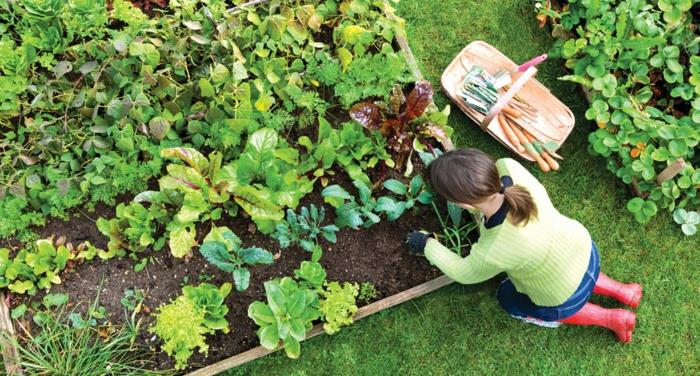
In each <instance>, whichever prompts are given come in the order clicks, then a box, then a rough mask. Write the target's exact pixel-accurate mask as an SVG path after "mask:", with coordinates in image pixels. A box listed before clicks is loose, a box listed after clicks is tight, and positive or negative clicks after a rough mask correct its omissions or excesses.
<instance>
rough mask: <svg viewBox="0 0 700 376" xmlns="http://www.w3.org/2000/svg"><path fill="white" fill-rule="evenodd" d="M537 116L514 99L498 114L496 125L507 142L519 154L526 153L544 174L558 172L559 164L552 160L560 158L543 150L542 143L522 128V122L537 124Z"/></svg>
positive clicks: (529, 107) (525, 105) (533, 110)
mask: <svg viewBox="0 0 700 376" xmlns="http://www.w3.org/2000/svg"><path fill="white" fill-rule="evenodd" d="M537 117H538V114H537V112H536V110H535V109H534V108H532V107H531V106H530V105H528V104H527V103H525V102H523V101H521V100H518V99H516V98H514V99H513V100H511V102H510V103H509V104H508V106H506V107H504V108H503V110H502V111H501V112H500V113H499V114H498V123H499V124H500V125H501V128H502V129H503V133H505V135H506V137H507V138H508V140H509V141H510V142H511V143H512V144H513V146H515V148H516V150H518V152H520V153H526V152H527V153H528V154H529V155H530V156H531V157H532V158H533V159H534V160H535V161H536V162H537V165H538V166H539V167H540V169H541V170H542V171H544V172H549V171H551V170H559V163H557V161H555V160H554V158H552V157H553V156H554V157H556V158H561V157H559V155H557V154H556V153H554V152H551V151H548V150H546V149H545V148H544V146H543V143H542V142H541V141H539V140H538V139H537V138H536V137H535V136H533V135H532V134H531V133H530V132H528V131H527V130H526V129H525V127H523V125H522V124H523V122H524V121H530V122H537Z"/></svg>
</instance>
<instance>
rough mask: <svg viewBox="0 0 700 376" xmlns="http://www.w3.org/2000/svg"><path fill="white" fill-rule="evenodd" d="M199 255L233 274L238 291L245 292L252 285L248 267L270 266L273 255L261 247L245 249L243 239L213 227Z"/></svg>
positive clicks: (225, 228) (226, 230)
mask: <svg viewBox="0 0 700 376" xmlns="http://www.w3.org/2000/svg"><path fill="white" fill-rule="evenodd" d="M199 253H201V254H202V256H204V258H205V259H206V260H207V261H208V262H209V263H210V264H212V265H214V266H216V267H217V268H219V269H221V270H222V271H225V272H227V273H231V274H232V275H233V281H234V283H235V285H236V290H238V291H244V290H246V289H247V288H248V285H249V284H250V270H248V268H247V267H246V266H247V265H261V264H265V265H269V264H272V263H273V262H274V258H273V255H272V253H270V252H269V251H267V250H265V249H262V248H259V247H248V248H244V247H243V242H242V241H241V239H240V238H239V237H238V236H237V235H236V234H235V233H233V231H231V230H230V229H228V228H227V227H216V226H213V227H212V229H211V231H210V232H209V234H207V236H206V237H205V238H204V241H203V243H202V245H201V246H200V247H199Z"/></svg>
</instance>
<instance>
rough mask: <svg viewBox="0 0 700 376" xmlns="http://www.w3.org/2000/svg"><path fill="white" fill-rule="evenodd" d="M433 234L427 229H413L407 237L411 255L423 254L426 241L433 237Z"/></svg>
mask: <svg viewBox="0 0 700 376" xmlns="http://www.w3.org/2000/svg"><path fill="white" fill-rule="evenodd" d="M432 235H433V234H431V233H428V232H427V231H413V232H411V233H409V234H408V236H407V237H406V243H408V252H409V253H410V254H411V256H416V255H422V254H423V250H424V249H425V243H427V242H428V239H429V238H431V237H432Z"/></svg>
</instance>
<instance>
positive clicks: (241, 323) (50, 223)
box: [12, 166, 439, 369]
mask: <svg viewBox="0 0 700 376" xmlns="http://www.w3.org/2000/svg"><path fill="white" fill-rule="evenodd" d="M417 167H422V166H417ZM397 175H398V174H397V173H396V172H394V171H393V170H390V171H389V173H388V174H387V176H386V177H387V178H388V177H394V178H400V176H397ZM334 180H336V181H335V183H337V184H340V185H342V186H344V187H345V188H346V189H347V190H348V191H349V192H352V193H354V194H356V190H355V189H354V187H352V185H351V184H350V181H349V180H348V179H347V177H345V174H342V173H338V174H336V176H335V179H334ZM317 191H320V187H317V188H316V191H315V192H313V193H311V194H309V195H308V196H307V197H305V198H304V200H303V201H302V205H309V204H311V203H313V204H315V205H317V206H319V205H322V204H323V200H322V197H321V195H320V193H318V192H317ZM386 193H387V192H375V196H379V195H382V194H386ZM122 201H126V200H122ZM325 208H326V220H325V222H326V223H331V222H332V221H333V220H334V211H333V208H331V207H330V206H327V205H326V206H325ZM88 215H89V217H88ZM113 215H114V209H113V208H112V207H107V206H98V207H97V208H96V210H95V212H93V213H86V214H82V213H78V214H77V215H75V216H73V217H72V218H71V219H70V220H68V221H61V220H58V219H53V218H50V219H48V220H47V223H46V226H44V227H42V228H39V229H36V231H37V232H38V233H39V235H40V236H41V237H42V238H45V237H49V236H52V235H55V236H57V237H58V236H65V237H66V239H67V241H68V242H72V243H73V244H74V245H76V244H78V243H80V242H83V241H85V240H88V241H90V242H91V243H92V244H94V245H96V246H98V247H102V248H105V247H106V246H107V244H106V241H107V239H106V238H105V237H104V236H102V234H100V233H99V232H98V231H97V228H96V226H95V224H94V222H93V220H95V219H97V218H98V217H100V216H104V217H112V216H113ZM217 225H219V226H228V227H229V228H230V229H231V230H233V231H234V232H235V233H236V234H237V235H239V236H240V237H241V239H242V240H243V243H244V246H253V245H255V246H259V247H263V248H266V249H268V250H269V251H271V252H272V253H277V252H280V257H279V259H278V260H276V262H275V263H274V264H273V265H263V266H255V267H252V268H251V281H250V287H249V288H248V290H247V291H244V292H236V291H232V292H231V294H230V295H229V297H228V298H227V301H226V303H227V305H228V307H229V309H230V310H229V313H228V315H227V319H228V321H229V324H230V329H231V332H230V333H228V334H216V335H213V336H209V338H208V341H207V343H208V344H209V346H210V347H209V356H208V357H206V358H205V357H204V356H203V355H200V354H196V355H194V356H193V357H192V358H191V359H190V362H189V364H190V366H191V367H192V368H199V367H203V366H205V365H207V364H211V363H214V362H216V361H219V360H222V359H225V358H227V357H230V356H233V355H235V354H238V353H241V352H243V351H246V350H249V349H251V348H253V347H256V346H258V338H257V336H256V330H257V326H256V325H255V323H254V322H253V321H252V320H251V319H250V318H248V316H247V308H248V305H249V304H250V303H252V302H253V301H255V300H262V301H265V292H264V287H263V283H264V282H265V281H268V280H270V279H273V278H276V277H282V276H292V275H293V270H294V269H296V268H298V267H299V265H300V263H301V262H302V261H303V260H308V259H310V257H311V254H310V253H308V252H306V251H304V250H303V249H301V248H298V247H291V248H288V249H284V250H282V249H280V248H279V246H278V244H277V241H276V240H274V239H272V238H271V237H270V236H268V235H264V234H262V233H259V232H256V231H255V228H254V226H252V222H251V221H250V220H249V219H247V218H244V217H243V216H241V215H239V216H237V217H235V218H224V219H222V220H220V221H218V223H217ZM413 229H426V230H430V231H436V230H438V229H439V222H438V220H437V218H436V217H435V215H434V213H433V211H432V208H431V207H429V206H423V205H420V206H419V207H417V208H415V209H414V210H413V211H411V212H407V213H405V214H404V215H403V216H402V217H401V218H400V219H399V220H397V221H395V222H388V221H382V222H380V223H379V224H377V225H374V226H372V227H371V228H369V229H361V230H352V229H344V230H342V231H340V232H339V233H338V241H337V243H336V244H329V243H328V242H326V241H325V240H323V242H322V246H323V249H324V253H323V257H322V258H321V263H322V265H323V266H324V267H325V268H326V271H327V273H328V280H335V281H341V282H345V281H347V282H357V283H362V282H371V283H372V284H374V286H376V288H377V290H379V292H380V295H379V296H378V297H377V298H376V299H381V298H384V297H387V296H390V295H392V294H395V293H398V292H400V291H403V290H406V289H408V288H411V287H413V286H416V285H419V284H421V283H423V282H426V281H428V280H430V279H433V278H435V277H437V276H438V275H439V272H438V271H437V270H436V269H435V268H433V267H431V266H430V265H429V263H428V262H427V261H426V260H425V259H424V258H422V257H413V256H409V254H408V251H407V248H406V245H405V237H406V234H407V233H408V232H409V231H411V230H413ZM208 231H209V224H201V225H200V226H199V227H198V229H197V233H198V239H199V240H200V241H201V239H202V238H203V237H204V236H205V235H206V234H207V232H208ZM152 256H153V259H154V261H155V264H150V263H149V265H148V266H147V267H146V268H145V269H144V270H142V271H141V272H138V273H136V272H134V265H135V264H136V261H133V260H130V259H119V260H117V259H113V260H109V261H101V260H98V259H94V260H92V261H89V262H84V263H83V264H81V265H77V266H76V267H75V269H74V270H73V271H72V272H70V271H69V272H68V273H64V274H63V275H62V279H63V282H62V283H61V284H60V285H56V286H54V287H53V288H52V289H51V292H52V293H61V292H62V293H67V294H69V297H70V304H71V305H73V304H76V303H78V302H84V303H89V302H92V301H93V300H94V299H95V297H96V296H97V293H98V288H99V287H100V286H101V291H100V304H101V305H102V306H104V307H105V308H106V310H107V312H108V313H109V314H108V319H109V320H111V321H112V322H113V323H119V322H123V319H124V316H123V312H124V311H123V308H122V306H121V303H120V299H121V298H122V297H123V296H124V291H125V290H126V289H141V290H143V292H144V293H145V296H146V299H145V302H144V305H145V310H144V311H146V312H142V313H141V316H142V317H143V319H144V322H143V323H144V325H143V326H142V333H141V335H140V337H139V340H138V341H139V342H140V343H141V344H144V345H146V346H148V347H150V348H151V349H152V350H153V351H154V352H155V353H156V355H155V361H156V362H155V364H158V368H160V369H168V368H172V367H173V365H174V363H173V362H172V360H171V358H169V357H168V356H167V355H166V354H165V353H161V352H160V351H159V350H160V347H159V346H160V340H159V339H157V338H156V337H155V336H154V335H153V334H150V333H148V331H147V327H148V325H150V324H151V323H152V322H153V316H152V313H153V312H155V310H156V308H157V307H159V306H161V305H163V304H165V303H168V302H169V301H170V300H171V299H174V298H175V297H177V296H178V295H179V294H181V288H182V286H184V285H186V284H193V285H196V284H199V283H200V282H209V283H213V284H216V285H220V284H222V283H224V282H232V277H231V275H230V274H226V273H223V272H221V271H219V270H218V269H216V268H214V267H212V266H211V265H209V264H208V263H207V262H206V261H205V260H204V258H203V257H202V256H201V255H200V254H199V252H197V251H196V249H195V250H194V252H193V256H192V257H191V258H190V259H189V260H184V259H177V258H174V257H172V256H171V254H170V252H169V250H168V249H167V246H166V248H165V249H163V250H161V251H159V252H153V253H152ZM40 297H41V296H36V297H34V300H38V299H39V298H40ZM20 303H21V301H20V299H17V300H16V301H13V304H12V305H13V306H16V305H17V304H20ZM358 305H359V303H358ZM83 306H87V304H83ZM149 312H150V313H151V314H148V313H149ZM25 319H28V317H27V316H25ZM25 321H26V320H25Z"/></svg>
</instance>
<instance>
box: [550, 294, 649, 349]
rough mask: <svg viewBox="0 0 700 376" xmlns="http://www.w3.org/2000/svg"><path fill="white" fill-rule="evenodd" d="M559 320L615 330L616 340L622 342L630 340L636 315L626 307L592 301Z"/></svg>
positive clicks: (635, 322)
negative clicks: (607, 305) (606, 305)
mask: <svg viewBox="0 0 700 376" xmlns="http://www.w3.org/2000/svg"><path fill="white" fill-rule="evenodd" d="M560 322H563V323H565V324H573V325H595V326H602V327H604V328H608V329H610V330H612V331H613V332H615V336H617V340H618V341H620V342H622V343H629V342H630V341H632V332H633V331H634V326H635V325H636V324H637V318H636V315H635V314H634V313H632V312H630V311H628V310H626V309H621V308H603V307H601V306H598V305H595V304H593V303H586V305H585V306H583V308H581V309H580V310H579V311H578V312H576V313H575V314H574V315H573V316H570V317H567V318H565V319H563V320H561V321H560Z"/></svg>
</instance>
